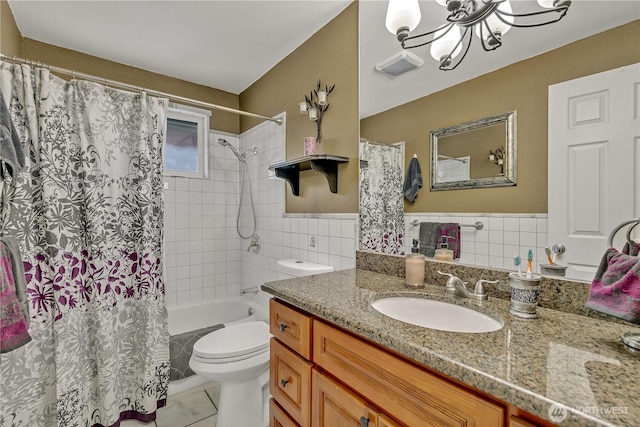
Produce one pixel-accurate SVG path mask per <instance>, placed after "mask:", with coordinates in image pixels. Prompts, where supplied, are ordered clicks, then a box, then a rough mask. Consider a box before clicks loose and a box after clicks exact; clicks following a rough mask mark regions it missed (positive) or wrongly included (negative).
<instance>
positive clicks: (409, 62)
mask: <svg viewBox="0 0 640 427" xmlns="http://www.w3.org/2000/svg"><path fill="white" fill-rule="evenodd" d="M422 64H424V60H423V59H422V58H420V57H419V56H418V55H416V54H414V53H411V52H408V51H406V50H402V51H400V52H398V53H396V54H395V55H393V56H390V57H389V58H387V59H385V60H384V61H381V62H378V63H377V64H376V67H375V68H376V70H378V71H380V72H381V73H385V74H388V75H390V76H391V77H397V76H399V75H400V74H403V73H406V72H407V71H411V70H413V69H414V68H418V67H420V66H422Z"/></svg>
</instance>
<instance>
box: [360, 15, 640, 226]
mask: <svg viewBox="0 0 640 427" xmlns="http://www.w3.org/2000/svg"><path fill="white" fill-rule="evenodd" d="M638 40H640V21H634V22H631V23H629V24H627V25H624V26H621V27H618V28H614V29H612V30H609V31H606V32H604V33H601V34H597V35H595V36H592V37H589V38H586V39H583V40H580V41H578V42H575V43H572V44H570V45H567V46H564V47H561V48H559V49H556V50H553V51H550V52H547V53H545V54H542V55H539V56H536V57H534V58H531V59H528V60H525V61H522V62H518V63H516V64H513V65H511V66H508V67H505V68H503V69H500V70H497V71H495V72H492V73H489V74H486V75H484V76H481V77H478V78H476V79H474V80H470V81H468V82H465V83H462V84H459V85H457V86H454V87H451V88H449V89H446V90H443V91H441V92H438V93H435V94H432V95H429V96H426V97H424V98H421V99H418V100H416V101H413V102H410V103H408V104H404V105H401V106H399V107H396V108H393V109H391V110H388V111H385V112H383V113H380V114H377V115H374V116H371V117H368V118H366V119H363V120H362V121H361V122H360V132H361V136H362V137H363V138H367V139H371V140H375V141H380V142H395V141H401V140H404V141H406V159H405V161H406V162H407V163H406V164H408V162H409V160H410V157H411V156H412V155H413V153H414V152H415V153H418V156H419V158H420V161H421V163H420V166H421V169H422V176H423V180H424V186H423V188H422V190H421V192H420V194H419V195H418V197H417V199H416V202H415V203H414V204H413V205H410V204H408V203H406V201H405V210H406V212H514V213H517V212H547V99H548V96H547V90H548V86H549V85H552V84H556V83H560V82H563V81H567V80H571V79H575V78H578V77H583V76H587V75H590V74H594V73H598V72H602V71H606V70H610V69H613V68H616V67H620V66H623V65H628V64H633V63H636V62H640V43H638ZM471 65H472V64H468V63H467V64H465V63H463V64H462V65H461V66H462V67H463V66H471ZM512 110H517V111H518V122H517V129H518V131H517V136H518V176H517V179H518V185H517V186H516V187H503V188H486V189H474V190H452V191H436V192H429V188H428V187H429V131H430V130H433V129H438V128H442V127H446V126H450V125H453V124H457V123H463V122H467V121H470V120H475V119H479V118H482V117H488V116H491V115H494V114H499V113H503V112H507V111H512Z"/></svg>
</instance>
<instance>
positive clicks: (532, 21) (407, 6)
mask: <svg viewBox="0 0 640 427" xmlns="http://www.w3.org/2000/svg"><path fill="white" fill-rule="evenodd" d="M435 1H436V2H437V3H438V4H440V5H442V6H445V7H446V8H447V11H448V12H449V15H448V16H447V23H445V24H443V25H440V26H439V27H438V28H436V29H435V30H432V31H427V32H425V33H420V34H415V35H411V34H410V33H411V31H413V30H415V29H416V28H417V26H418V24H419V23H420V18H421V13H420V5H419V3H418V0H389V5H388V8H387V16H386V20H385V24H386V27H387V29H388V30H389V32H391V33H392V34H394V35H396V37H397V38H398V41H399V42H400V44H401V45H402V48H403V49H414V48H418V47H422V46H426V45H429V44H430V45H431V56H432V57H433V58H434V59H435V60H437V61H439V62H440V67H439V68H440V69H441V70H444V71H448V70H453V69H455V68H456V67H457V66H458V65H460V63H461V62H462V60H463V59H464V58H465V57H466V56H467V53H468V52H469V48H470V47H471V42H472V39H473V34H474V33H475V35H476V36H477V37H478V38H479V39H480V43H481V45H482V48H483V49H484V50H485V51H487V52H488V51H492V50H495V49H497V48H499V47H500V46H502V36H503V35H505V34H506V33H507V32H508V31H509V30H510V29H511V28H512V27H516V28H526V27H540V26H543V25H548V24H552V23H554V22H558V21H560V20H561V19H562V18H564V16H565V15H566V14H567V11H568V10H569V7H570V6H571V1H570V0H537V2H538V5H539V6H540V7H541V8H542V9H539V10H536V11H533V12H526V13H513V9H512V8H511V3H510V1H509V0H435Z"/></svg>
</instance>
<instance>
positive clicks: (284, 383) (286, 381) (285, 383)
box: [280, 379, 289, 388]
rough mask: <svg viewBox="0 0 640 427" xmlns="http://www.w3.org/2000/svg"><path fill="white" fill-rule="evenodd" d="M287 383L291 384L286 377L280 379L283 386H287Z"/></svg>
mask: <svg viewBox="0 0 640 427" xmlns="http://www.w3.org/2000/svg"><path fill="white" fill-rule="evenodd" d="M287 384H289V381H288V380H285V379H282V380H280V385H281V386H282V388H285V387H286V386H287Z"/></svg>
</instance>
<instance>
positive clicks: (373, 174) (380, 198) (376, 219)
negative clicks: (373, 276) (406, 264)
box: [360, 141, 404, 255]
mask: <svg viewBox="0 0 640 427" xmlns="http://www.w3.org/2000/svg"><path fill="white" fill-rule="evenodd" d="M403 164H404V142H400V143H397V144H393V145H379V144H371V143H369V142H368V141H360V249H362V250H369V251H374V252H381V253H386V254H396V255H404V248H403V246H404V204H403V193H402V187H403Z"/></svg>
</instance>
